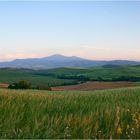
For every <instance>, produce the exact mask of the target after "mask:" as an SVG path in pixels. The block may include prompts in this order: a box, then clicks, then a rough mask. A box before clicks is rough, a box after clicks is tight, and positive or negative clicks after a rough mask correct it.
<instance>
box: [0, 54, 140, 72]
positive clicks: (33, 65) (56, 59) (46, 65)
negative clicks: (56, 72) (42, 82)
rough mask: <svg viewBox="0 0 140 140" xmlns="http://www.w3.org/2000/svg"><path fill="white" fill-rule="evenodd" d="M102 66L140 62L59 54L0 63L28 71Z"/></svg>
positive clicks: (1, 65) (139, 63) (2, 66)
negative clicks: (96, 59)
mask: <svg viewBox="0 0 140 140" xmlns="http://www.w3.org/2000/svg"><path fill="white" fill-rule="evenodd" d="M104 65H140V62H136V61H127V60H114V61H94V60H88V59H84V58H80V57H76V56H69V57H68V56H63V55H59V54H55V55H51V56H48V57H44V58H29V59H16V60H13V61H11V62H0V68H5V67H10V68H28V69H50V68H59V67H82V68H86V67H94V66H104Z"/></svg>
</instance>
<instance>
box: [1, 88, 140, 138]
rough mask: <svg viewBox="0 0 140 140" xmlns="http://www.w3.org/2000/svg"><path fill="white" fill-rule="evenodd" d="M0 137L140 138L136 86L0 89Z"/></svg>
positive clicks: (138, 93) (139, 97)
mask: <svg viewBox="0 0 140 140" xmlns="http://www.w3.org/2000/svg"><path fill="white" fill-rule="evenodd" d="M0 138H2V139H5V138H16V139H18V138H34V139H37V138H40V139H41V138H64V139H74V138H79V139H80V138H85V139H88V138H91V139H92V138H93V139H98V138H100V139H102V138H107V139H111V138H114V139H115V138H126V139H138V138H140V87H129V88H121V89H113V90H104V91H57V92H56V91H39V90H7V89H0Z"/></svg>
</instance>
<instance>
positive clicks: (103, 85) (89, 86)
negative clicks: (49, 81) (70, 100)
mask: <svg viewBox="0 0 140 140" xmlns="http://www.w3.org/2000/svg"><path fill="white" fill-rule="evenodd" d="M131 86H133V83H132V82H86V83H83V84H78V85H70V86H58V87H52V88H51V89H52V90H53V91H64V90H65V91H67V90H79V91H89V90H105V89H114V88H122V87H131Z"/></svg>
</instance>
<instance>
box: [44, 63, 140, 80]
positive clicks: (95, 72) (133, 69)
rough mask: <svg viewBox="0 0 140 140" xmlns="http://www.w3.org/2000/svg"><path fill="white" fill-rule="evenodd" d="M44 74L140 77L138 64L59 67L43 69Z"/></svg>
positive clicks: (91, 77) (108, 77)
mask: <svg viewBox="0 0 140 140" xmlns="http://www.w3.org/2000/svg"><path fill="white" fill-rule="evenodd" d="M43 73H44V74H45V73H46V74H52V75H56V76H57V75H75V76H76V75H83V76H86V77H89V78H90V79H96V78H98V77H101V78H104V79H111V78H117V77H121V76H128V77H131V76H134V77H140V66H118V67H95V68H89V69H74V68H59V69H53V70H46V71H45V70H44V71H43Z"/></svg>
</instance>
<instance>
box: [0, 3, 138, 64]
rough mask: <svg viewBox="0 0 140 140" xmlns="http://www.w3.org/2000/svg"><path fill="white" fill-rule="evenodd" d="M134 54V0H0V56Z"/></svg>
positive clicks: (132, 56)
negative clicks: (70, 0) (86, 0)
mask: <svg viewBox="0 0 140 140" xmlns="http://www.w3.org/2000/svg"><path fill="white" fill-rule="evenodd" d="M56 53H59V54H64V55H68V56H71V55H77V56H81V57H85V58H90V59H97V60H102V59H106V60H110V59H132V60H140V2H138V1H137V2H95V1H94V2H92V1H90V2H74V1H73V2H64V1H63V2H58V1H57V2H47V1H46V2H8V1H7V2H0V60H1V61H2V60H12V59H15V58H26V57H43V56H48V55H51V54H56Z"/></svg>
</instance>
